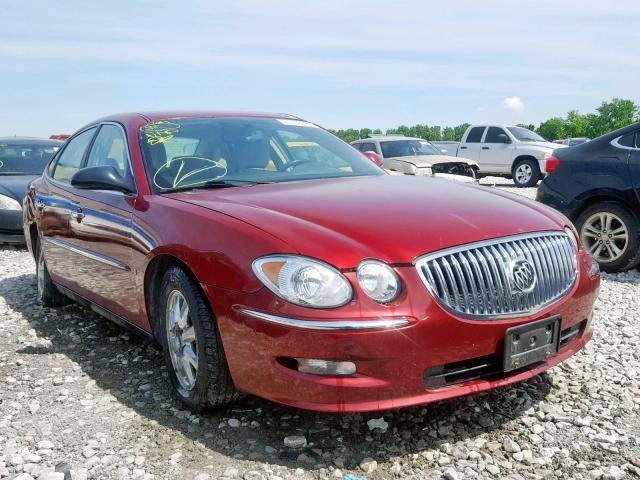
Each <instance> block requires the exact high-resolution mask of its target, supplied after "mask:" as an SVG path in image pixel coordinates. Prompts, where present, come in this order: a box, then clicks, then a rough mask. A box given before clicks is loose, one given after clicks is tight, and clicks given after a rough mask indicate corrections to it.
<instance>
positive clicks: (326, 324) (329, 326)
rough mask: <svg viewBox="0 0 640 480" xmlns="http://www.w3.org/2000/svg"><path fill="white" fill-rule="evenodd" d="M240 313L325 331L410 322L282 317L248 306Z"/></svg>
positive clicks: (379, 326) (398, 326) (381, 327)
mask: <svg viewBox="0 0 640 480" xmlns="http://www.w3.org/2000/svg"><path fill="white" fill-rule="evenodd" d="M239 311H240V313H243V314H244V315H248V316H250V317H253V318H257V319H258V320H264V321H266V322H270V323H276V324H278V325H284V326H287V327H295V328H302V329H305V330H324V331H333V332H336V331H338V332H339V331H342V332H347V331H357V330H388V329H392V328H400V327H404V326H406V325H408V324H409V320H407V319H406V318H381V319H377V320H335V321H330V320H300V319H297V318H288V317H280V316H277V315H271V314H269V313H263V312H257V311H255V310H250V309H248V308H240V309H239Z"/></svg>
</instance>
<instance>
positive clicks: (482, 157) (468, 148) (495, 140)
mask: <svg viewBox="0 0 640 480" xmlns="http://www.w3.org/2000/svg"><path fill="white" fill-rule="evenodd" d="M434 145H436V146H437V147H438V148H445V149H446V150H447V151H448V154H449V155H454V156H456V157H462V158H469V159H471V160H475V161H476V162H478V165H479V167H480V175H481V176H486V175H496V176H506V177H509V178H513V183H515V184H516V186H517V187H532V186H534V185H536V184H537V183H538V181H539V180H540V179H541V178H542V176H543V174H544V172H545V164H546V161H547V158H549V157H550V156H551V154H552V153H553V151H554V150H555V149H558V148H564V147H565V145H558V144H555V143H551V142H547V141H546V140H545V139H544V138H542V137H541V136H540V135H538V134H537V133H535V132H532V131H531V130H528V129H526V128H522V127H514V126H506V125H488V126H486V125H480V126H477V125H474V126H471V127H469V128H468V129H467V131H466V132H465V133H464V136H463V137H462V141H461V142H460V143H459V144H453V143H452V142H446V144H443V143H441V142H434Z"/></svg>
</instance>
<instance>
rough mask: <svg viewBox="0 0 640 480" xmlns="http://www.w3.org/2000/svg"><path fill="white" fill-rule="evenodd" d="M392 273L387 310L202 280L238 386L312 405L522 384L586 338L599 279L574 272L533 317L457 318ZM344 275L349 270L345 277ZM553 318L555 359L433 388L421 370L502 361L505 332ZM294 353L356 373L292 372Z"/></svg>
mask: <svg viewBox="0 0 640 480" xmlns="http://www.w3.org/2000/svg"><path fill="white" fill-rule="evenodd" d="M582 261H583V262H584V261H585V260H584V258H582ZM581 267H583V265H581ZM396 271H397V272H398V274H399V275H400V276H401V278H402V279H403V281H404V283H405V285H406V287H407V288H406V289H405V292H404V294H403V295H402V296H401V298H400V299H399V301H398V304H397V305H394V306H391V307H382V306H380V305H377V304H375V305H374V304H373V302H371V304H369V303H368V302H367V301H366V299H365V298H364V295H362V294H361V292H358V291H357V288H356V296H357V298H358V301H357V302H354V303H353V304H351V305H348V306H345V307H341V308H340V309H336V310H331V311H315V310H313V311H312V310H310V309H305V308H302V307H296V306H293V305H289V304H287V303H286V302H283V301H281V300H280V299H277V298H275V297H274V296H273V295H272V294H271V292H269V291H268V290H266V289H262V290H260V291H258V292H256V293H254V294H243V293H239V292H231V291H229V290H223V289H219V288H215V287H211V286H208V285H203V288H204V289H205V292H206V293H207V295H208V298H209V300H210V302H211V305H212V307H213V310H214V312H215V314H216V318H217V322H218V325H219V328H220V332H221V335H222V340H223V345H224V349H225V353H226V356H227V360H228V363H229V368H230V371H231V375H232V377H233V380H234V383H235V385H236V387H237V388H238V389H239V390H241V391H245V392H248V393H252V394H255V395H258V396H261V397H263V398H267V399H270V400H273V401H276V402H279V403H283V404H286V405H291V406H295V407H299V408H304V409H309V410H316V411H325V412H350V411H371V410H384V409H393V408H399V407H406V406H410V405H418V404H423V403H428V402H433V401H438V400H443V399H446V398H452V397H457V396H461V395H467V394H470V393H475V392H479V391H483V390H488V389H492V388H496V387H499V386H502V385H506V384H509V383H513V382H518V381H521V380H525V379H527V378H530V377H532V376H534V375H537V374H539V373H541V372H543V371H544V370H547V369H548V368H550V367H552V366H553V365H556V364H558V363H560V362H561V361H563V360H565V359H566V358H568V357H569V356H571V355H573V354H574V353H576V352H578V351H579V350H580V349H582V348H583V347H584V345H585V344H586V343H587V342H588V341H589V340H590V339H591V337H592V328H591V324H590V323H591V322H590V320H591V310H592V306H593V302H594V301H595V298H596V295H597V289H598V285H599V278H598V277H595V278H589V277H588V275H586V274H584V273H582V272H585V271H588V269H585V268H580V273H579V278H578V280H577V281H576V283H575V285H574V287H573V289H572V291H571V292H570V293H569V294H568V295H567V296H565V297H564V298H562V299H561V300H559V301H558V302H556V303H555V304H553V305H551V306H550V307H548V308H546V309H545V310H543V311H541V312H538V313H537V314H536V315H534V316H531V317H526V318H518V319H507V320H484V321H478V320H465V319H461V318H457V317H455V316H452V315H451V314H450V313H448V312H446V311H445V310H444V309H443V308H442V307H440V305H438V304H437V303H436V302H435V301H434V300H433V299H432V298H431V296H430V295H429V293H428V292H427V290H426V288H425V287H424V285H423V284H422V282H421V281H420V279H419V277H418V274H417V272H416V270H415V269H414V268H413V267H399V268H397V269H396ZM350 275H353V274H351V273H348V274H347V276H348V277H349V276H350ZM350 280H353V279H352V278H350ZM354 285H357V284H356V283H354ZM407 292H412V294H411V295H409V294H408V293H407ZM255 312H258V313H262V314H266V315H267V316H275V318H284V319H290V320H295V321H298V322H304V321H306V320H309V321H315V322H322V323H321V324H326V323H329V324H331V323H332V322H335V321H342V322H345V321H346V322H349V323H350V324H357V322H358V321H362V320H364V321H374V320H381V321H389V320H398V321H400V320H402V321H403V322H404V323H402V324H399V325H396V326H391V327H388V326H386V325H384V324H380V325H378V326H375V327H372V328H369V329H362V330H340V329H334V330H326V329H318V328H300V326H299V325H295V324H286V323H282V322H280V323H278V322H274V321H271V319H269V318H266V317H265V318H260V315H256V314H255ZM310 315H314V316H313V317H311V316H310ZM552 315H561V317H562V324H561V330H562V331H563V332H565V334H567V332H570V333H571V335H570V336H569V338H568V340H567V341H566V342H565V343H564V344H562V345H561V348H560V351H559V353H558V354H556V355H555V356H553V357H550V358H548V359H547V360H545V361H543V362H539V363H537V364H535V365H532V366H530V367H529V368H524V369H521V370H517V371H514V372H509V373H502V372H501V371H499V372H493V373H491V374H487V375H486V376H480V378H473V379H470V380H468V381H462V382H461V383H451V384H446V383H445V384H442V385H440V386H438V387H435V388H434V387H433V386H430V384H429V382H428V381H427V377H428V374H429V372H433V371H434V370H438V369H443V368H445V369H446V368H447V366H451V365H454V366H456V365H461V364H463V363H465V362H466V363H469V364H473V362H475V361H476V360H478V361H484V359H486V358H493V357H500V356H501V353H502V343H503V338H504V335H505V331H506V329H508V328H510V327H512V326H516V325H522V324H524V323H528V322H531V321H534V320H539V319H542V318H547V317H549V316H552ZM293 358H316V359H325V360H336V361H351V362H354V363H355V364H356V366H357V369H358V370H357V373H356V374H355V375H352V376H345V377H324V376H318V375H310V374H305V373H301V372H298V371H297V370H295V369H294V368H291V367H290V363H289V362H288V361H287V359H289V360H290V359H293Z"/></svg>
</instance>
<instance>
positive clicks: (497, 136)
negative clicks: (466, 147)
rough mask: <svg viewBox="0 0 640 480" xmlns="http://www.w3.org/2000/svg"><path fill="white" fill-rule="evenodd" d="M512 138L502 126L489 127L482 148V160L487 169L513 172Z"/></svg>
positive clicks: (498, 171) (481, 162) (497, 171)
mask: <svg viewBox="0 0 640 480" xmlns="http://www.w3.org/2000/svg"><path fill="white" fill-rule="evenodd" d="M512 150H513V147H512V145H511V140H510V139H509V136H508V135H507V132H505V131H504V129H502V128H500V127H489V128H488V129H487V134H486V135H485V136H484V141H483V142H482V148H481V150H480V161H479V162H478V163H480V164H482V165H483V166H484V167H485V168H486V169H487V170H490V171H492V172H496V173H511V163H512V160H513V159H512Z"/></svg>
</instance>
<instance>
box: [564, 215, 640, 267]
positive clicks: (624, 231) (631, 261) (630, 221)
mask: <svg viewBox="0 0 640 480" xmlns="http://www.w3.org/2000/svg"><path fill="white" fill-rule="evenodd" d="M576 228H577V229H578V232H580V240H582V244H583V245H584V248H585V250H586V251H587V252H589V253H590V254H591V255H592V256H593V257H594V258H595V260H596V261H597V262H598V263H599V264H600V268H601V269H602V270H604V271H605V272H621V271H624V270H629V269H630V268H633V267H635V266H636V265H638V263H639V262H640V223H639V222H638V219H637V218H636V217H635V215H633V213H631V212H630V211H629V210H627V209H626V208H625V207H624V206H622V205H621V204H619V203H617V202H599V203H596V204H595V205H592V206H590V207H589V208H587V209H586V210H585V211H583V212H582V213H581V214H580V216H578V219H577V220H576Z"/></svg>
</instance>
